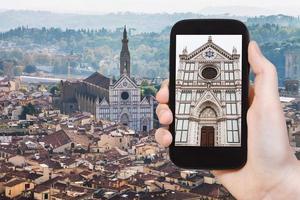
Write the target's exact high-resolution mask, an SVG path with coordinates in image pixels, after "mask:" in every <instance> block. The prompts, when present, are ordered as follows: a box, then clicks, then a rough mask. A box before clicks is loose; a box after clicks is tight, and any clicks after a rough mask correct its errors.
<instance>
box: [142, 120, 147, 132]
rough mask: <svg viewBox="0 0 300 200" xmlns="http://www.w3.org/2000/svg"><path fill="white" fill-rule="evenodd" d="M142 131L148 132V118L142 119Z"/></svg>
mask: <svg viewBox="0 0 300 200" xmlns="http://www.w3.org/2000/svg"><path fill="white" fill-rule="evenodd" d="M141 125H142V131H148V120H147V118H144V119H142V123H141Z"/></svg>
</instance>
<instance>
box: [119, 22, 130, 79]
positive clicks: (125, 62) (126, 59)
mask: <svg viewBox="0 0 300 200" xmlns="http://www.w3.org/2000/svg"><path fill="white" fill-rule="evenodd" d="M122 74H127V75H128V76H130V53H129V49H128V38H127V31H126V26H125V27H124V31H123V39H122V50H121V53H120V76H122Z"/></svg>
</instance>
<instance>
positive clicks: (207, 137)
mask: <svg viewBox="0 0 300 200" xmlns="http://www.w3.org/2000/svg"><path fill="white" fill-rule="evenodd" d="M200 124H201V129H200V131H201V140H200V141H201V142H200V146H203V147H213V146H215V127H216V125H217V114H216V111H215V110H214V109H213V108H212V107H210V106H207V107H205V108H204V109H203V110H202V111H201V113H200Z"/></svg>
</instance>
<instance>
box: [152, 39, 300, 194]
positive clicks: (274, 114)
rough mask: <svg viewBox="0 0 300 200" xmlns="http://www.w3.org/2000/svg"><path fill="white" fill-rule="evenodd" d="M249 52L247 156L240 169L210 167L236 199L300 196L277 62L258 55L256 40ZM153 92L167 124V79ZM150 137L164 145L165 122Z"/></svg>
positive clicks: (298, 172) (167, 138)
mask: <svg viewBox="0 0 300 200" xmlns="http://www.w3.org/2000/svg"><path fill="white" fill-rule="evenodd" d="M248 53H249V56H248V60H249V63H250V65H251V68H252V71H253V72H254V74H255V80H254V86H253V87H250V90H249V102H250V107H249V110H248V113H247V125H248V160H247V163H246V165H245V166H244V167H243V168H241V169H236V170H215V171H212V173H213V174H214V175H215V176H216V178H217V179H218V180H219V181H220V182H221V183H222V184H223V185H224V186H225V187H226V188H227V189H228V190H229V192H230V193H231V194H232V195H233V196H235V197H236V198H237V199H300V191H299V190H298V187H297V186H299V185H300V179H299V178H300V165H299V161H298V160H297V159H296V157H295V155H294V153H293V150H292V148H291V147H290V145H289V140H288V133H287V128H286V123H285V117H284V113H283V110H282V107H281V103H280V101H279V93H278V85H277V72H276V68H275V67H274V65H273V64H272V63H270V62H269V61H268V60H267V59H266V58H265V57H264V56H263V55H262V53H261V51H260V49H259V47H258V45H257V44H256V42H250V43H249V47H248ZM156 98H157V101H158V102H159V103H160V104H159V105H158V107H157V110H156V113H157V116H158V118H159V121H160V123H161V124H163V125H169V124H171V122H172V120H173V115H172V112H171V110H170V109H169V107H168V105H167V103H168V101H169V90H168V80H166V81H164V82H163V84H162V86H161V89H160V90H159V91H158V93H157V96H156ZM155 138H156V140H157V142H158V143H159V144H161V145H163V146H165V147H167V146H169V145H170V144H171V142H172V135H171V133H170V132H169V131H168V129H167V128H166V127H162V128H159V129H157V131H156V133H155ZM298 195H299V196H298Z"/></svg>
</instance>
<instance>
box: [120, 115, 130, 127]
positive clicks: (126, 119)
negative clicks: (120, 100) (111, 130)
mask: <svg viewBox="0 0 300 200" xmlns="http://www.w3.org/2000/svg"><path fill="white" fill-rule="evenodd" d="M120 121H121V123H122V124H123V125H124V126H128V125H129V116H128V114H126V113H124V114H123V115H122V116H121V120H120Z"/></svg>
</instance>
